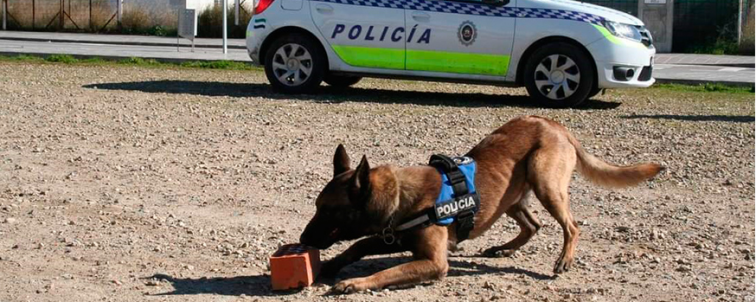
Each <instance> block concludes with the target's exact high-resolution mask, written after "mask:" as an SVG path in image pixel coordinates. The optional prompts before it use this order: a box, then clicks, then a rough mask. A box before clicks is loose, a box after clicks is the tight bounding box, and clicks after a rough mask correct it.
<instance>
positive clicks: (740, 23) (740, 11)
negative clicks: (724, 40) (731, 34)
mask: <svg viewBox="0 0 756 302" xmlns="http://www.w3.org/2000/svg"><path fill="white" fill-rule="evenodd" d="M743 1H744V0H738V45H740V41H741V40H742V38H743Z"/></svg>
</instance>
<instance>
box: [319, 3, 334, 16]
mask: <svg viewBox="0 0 756 302" xmlns="http://www.w3.org/2000/svg"><path fill="white" fill-rule="evenodd" d="M315 10H317V11H318V12H319V13H321V14H328V13H331V12H333V7H332V6H330V5H328V4H318V5H315Z"/></svg>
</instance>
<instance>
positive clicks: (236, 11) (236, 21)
mask: <svg viewBox="0 0 756 302" xmlns="http://www.w3.org/2000/svg"><path fill="white" fill-rule="evenodd" d="M740 1H741V2H742V1H743V0H740ZM239 6H240V4H239V0H234V25H236V26H239Z"/></svg>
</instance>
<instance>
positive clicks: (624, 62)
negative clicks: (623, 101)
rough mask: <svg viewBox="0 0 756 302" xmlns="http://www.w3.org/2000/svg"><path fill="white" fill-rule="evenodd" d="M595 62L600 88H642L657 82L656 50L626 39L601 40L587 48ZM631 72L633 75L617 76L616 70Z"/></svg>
mask: <svg viewBox="0 0 756 302" xmlns="http://www.w3.org/2000/svg"><path fill="white" fill-rule="evenodd" d="M586 48H588V51H590V52H591V55H593V58H594V60H595V62H596V70H597V71H598V85H599V88H602V89H603V88H643V87H649V86H651V85H653V84H654V82H656V80H655V79H654V77H653V65H654V56H655V55H656V49H655V48H654V47H653V46H650V47H647V46H645V45H643V44H642V43H639V42H633V41H629V40H626V39H620V38H615V39H607V38H604V39H600V40H598V41H596V42H593V43H591V44H588V45H587V46H586ZM617 68H625V69H631V70H632V71H633V75H632V76H630V77H627V78H623V77H616V76H615V69H617Z"/></svg>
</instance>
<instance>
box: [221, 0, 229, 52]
mask: <svg viewBox="0 0 756 302" xmlns="http://www.w3.org/2000/svg"><path fill="white" fill-rule="evenodd" d="M221 1H222V2H223V54H227V53H228V33H227V31H228V29H227V27H228V26H227V25H228V0H221Z"/></svg>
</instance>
